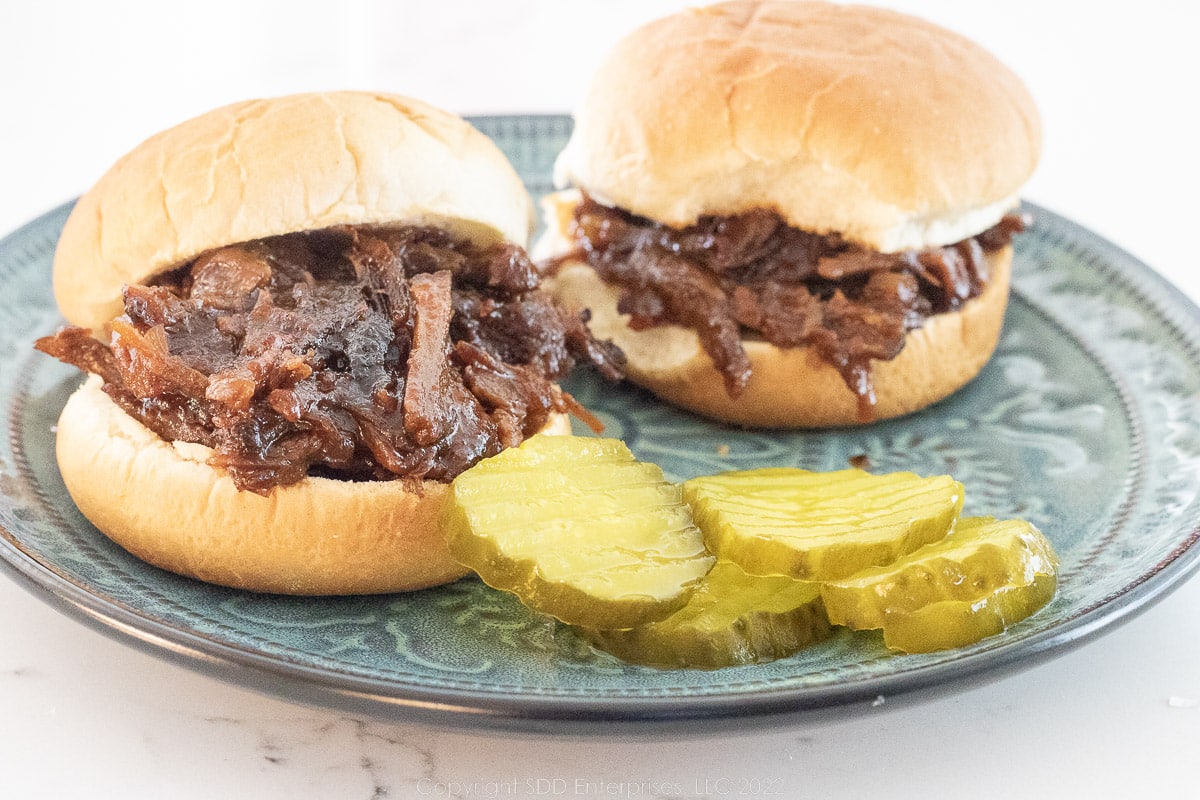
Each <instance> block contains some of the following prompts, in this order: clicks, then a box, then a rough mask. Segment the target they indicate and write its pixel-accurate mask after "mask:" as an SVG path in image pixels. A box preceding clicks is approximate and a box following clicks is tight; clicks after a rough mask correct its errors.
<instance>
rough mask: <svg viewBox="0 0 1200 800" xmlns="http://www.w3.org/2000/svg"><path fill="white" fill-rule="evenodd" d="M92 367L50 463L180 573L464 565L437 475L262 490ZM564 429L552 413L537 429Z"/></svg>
mask: <svg viewBox="0 0 1200 800" xmlns="http://www.w3.org/2000/svg"><path fill="white" fill-rule="evenodd" d="M100 387H101V381H100V379H99V378H98V377H96V376H91V377H89V378H88V380H87V382H86V383H85V384H84V385H83V386H82V387H81V388H80V389H79V390H78V391H77V392H75V394H73V395H72V396H71V397H70V399H69V400H68V401H67V405H66V407H65V408H64V409H63V412H62V415H61V417H60V418H59V421H58V446H57V455H58V464H59V468H60V470H61V471H62V476H63V481H64V482H65V483H66V485H67V490H68V491H69V492H70V494H71V497H72V499H74V501H75V504H76V505H77V506H78V507H79V510H80V511H81V512H83V515H84V516H85V517H87V518H88V519H89V520H91V521H92V523H93V524H94V525H95V526H96V527H97V528H99V529H100V530H101V531H103V532H104V533H105V534H106V535H107V536H108V537H109V538H111V539H112V540H113V541H115V542H116V543H117V544H119V545H121V546H122V547H123V548H125V549H126V550H128V551H129V552H130V553H132V554H133V555H135V556H137V557H138V558H140V559H143V560H145V561H148V562H150V563H151V564H154V565H155V566H158V567H162V568H163V569H166V570H170V571H171V572H176V573H179V574H181V575H188V576H190V577H194V578H199V579H200V580H203V581H208V582H210V583H218V584H222V585H225V586H232V587H235V588H239V589H250V590H254V591H260V592H277V593H282V594H300V595H330V594H374V593H381V592H398V591H407V590H411V589H421V588H424V587H427V586H435V585H437V584H441V583H446V582H447V581H451V580H454V579H456V578H458V577H460V576H462V575H464V574H466V572H467V570H466V568H464V567H462V566H461V565H459V564H458V563H457V562H456V561H455V560H454V559H453V558H451V556H450V553H449V551H448V550H447V548H446V544H445V542H444V541H443V539H442V536H441V534H440V532H439V529H438V524H437V519H438V514H439V513H440V511H441V506H442V502H443V499H444V498H445V495H446V492H447V490H448V488H449V487H448V485H447V484H442V483H434V482H429V481H426V482H424V483H421V484H419V485H418V486H416V487H414V486H413V485H412V484H411V483H406V482H403V481H369V482H357V483H356V482H350V481H339V480H330V479H326V478H314V477H308V478H304V479H303V480H301V481H300V482H299V483H295V484H292V485H290V486H283V487H278V488H276V489H275V490H274V491H273V492H272V493H271V494H270V495H269V496H268V497H262V496H261V495H257V494H254V493H253V492H242V491H238V489H237V488H236V487H235V486H234V484H233V480H232V479H231V478H230V477H229V476H228V475H227V474H226V473H224V472H223V471H220V470H216V469H213V468H212V467H210V466H208V465H207V464H206V463H204V462H205V459H207V458H208V456H209V455H210V454H211V451H210V450H209V449H208V448H206V447H204V446H202V445H197V444H186V443H181V442H176V443H170V442H166V441H164V440H163V439H161V438H160V437H159V436H158V435H157V434H155V433H154V432H153V431H151V430H149V429H148V428H146V427H145V426H143V425H142V424H141V423H140V422H138V421H137V420H135V419H133V418H132V417H130V416H129V415H128V414H126V413H125V412H124V411H122V410H121V409H120V408H119V407H118V406H117V405H116V404H115V403H113V401H112V400H110V399H109V397H108V395H106V394H105V393H104V392H103V390H102V389H101V388H100ZM544 431H545V432H549V433H569V432H570V423H569V421H568V420H567V418H566V417H565V416H564V415H561V414H558V415H555V416H554V417H552V418H551V420H550V422H549V423H548V424H547V426H546V428H545V429H544Z"/></svg>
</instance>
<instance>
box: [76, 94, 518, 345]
mask: <svg viewBox="0 0 1200 800" xmlns="http://www.w3.org/2000/svg"><path fill="white" fill-rule="evenodd" d="M534 222H535V219H534V209H533V203H532V200H530V198H529V194H528V192H527V191H526V189H525V186H524V184H523V183H522V182H521V178H520V177H519V176H518V175H517V173H516V170H514V169H513V167H512V165H511V164H510V163H509V162H508V159H507V158H505V156H504V154H503V153H502V152H501V151H500V149H499V148H498V147H496V145H495V143H493V142H492V141H491V140H490V139H488V138H487V137H486V136H484V135H483V134H482V133H480V132H479V131H477V130H476V129H475V128H473V127H471V126H470V125H469V124H468V123H467V122H465V121H464V120H463V119H461V118H460V117H457V116H455V115H453V114H450V113H448V112H446V111H442V110H440V109H438V108H435V107H433V106H431V105H428V104H427V103H423V102H421V101H419V100H413V99H411V98H407V97H400V96H398V95H389V94H369V93H366V92H349V91H346V92H324V93H313V94H300V95H292V96H288V97H277V98H268V99H262V100H249V101H245V102H241V103H235V104H233V105H230V106H226V107H224V108H219V109H216V110H214V111H210V112H208V113H206V114H203V115H201V116H199V117H196V118H194V119H191V120H188V121H187V122H184V123H182V124H180V125H177V126H176V127H174V128H171V129H169V130H166V131H163V132H162V133H159V134H157V135H155V136H152V137H151V138H149V139H147V140H146V141H145V142H143V143H142V144H140V145H139V146H138V147H136V148H135V149H134V150H132V151H131V152H130V153H129V154H127V155H125V156H124V157H122V158H121V159H120V160H119V161H117V163H116V164H114V165H113V167H112V168H111V169H110V170H109V171H108V172H107V173H106V174H105V175H104V176H103V177H102V178H101V179H100V180H99V182H98V183H97V184H96V185H95V186H94V187H93V188H92V189H91V190H90V191H88V192H87V193H86V194H85V195H83V197H81V198H80V199H79V202H78V203H76V204H75V208H74V209H72V211H71V215H70V217H68V219H67V222H66V225H65V226H64V227H63V232H62V236H61V237H60V239H59V242H58V247H57V249H56V250H55V254H54V298H55V300H56V301H57V303H58V306H59V309H60V310H61V311H62V313H63V316H65V317H66V318H67V319H68V320H69V321H71V322H72V323H74V324H76V325H79V326H81V327H84V328H93V329H96V330H99V329H101V328H103V327H104V326H105V325H106V324H107V323H108V322H109V321H110V320H112V319H113V318H114V317H116V316H117V315H119V314H120V313H121V312H122V310H123V309H122V306H121V289H122V287H123V286H124V285H125V284H136V283H145V282H146V281H147V280H149V279H151V278H153V277H154V276H155V275H158V274H160V273H162V272H166V271H168V270H171V269H174V268H175V267H178V266H180V265H182V264H185V263H187V262H188V261H190V260H191V259H192V258H194V257H196V256H197V255H199V254H200V253H203V252H204V251H206V250H211V249H214V248H217V247H221V246H224V245H230V244H237V243H239V242H248V241H252V240H255V239H264V238H266V237H269V236H277V235H280V234H285V233H293V232H295V231H312V230H320V229H321V228H328V227H331V226H334V225H370V224H386V223H402V224H405V225H431V226H436V227H440V228H443V229H445V230H448V231H449V232H451V233H453V234H456V235H457V236H460V237H462V238H464V239H468V240H470V241H473V242H475V243H476V244H480V245H487V244H492V243H495V242H499V241H508V242H511V243H512V244H516V245H520V246H521V247H525V246H527V245H528V243H529V236H530V233H531V232H532V230H533V225H534Z"/></svg>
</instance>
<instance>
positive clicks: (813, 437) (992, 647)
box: [0, 116, 1200, 730]
mask: <svg viewBox="0 0 1200 800" xmlns="http://www.w3.org/2000/svg"><path fill="white" fill-rule="evenodd" d="M475 122H476V124H477V125H478V126H479V127H480V128H481V129H482V130H484V131H485V132H486V133H488V134H489V135H490V136H492V137H493V138H494V139H495V140H496V141H497V142H498V143H499V144H500V146H501V147H502V148H503V149H504V150H505V151H506V152H507V153H508V154H509V155H510V157H511V158H512V159H513V161H514V163H515V165H516V166H517V169H518V171H519V172H521V174H522V176H523V177H524V178H525V180H526V182H527V183H528V185H529V187H530V190H531V191H532V192H533V193H534V194H535V195H540V194H542V193H544V192H546V191H548V190H549V188H550V187H549V173H550V165H551V162H552V160H553V157H554V155H555V154H556V153H557V152H558V150H559V148H560V147H561V146H562V144H563V143H564V141H565V138H566V136H567V134H568V132H569V129H570V120H569V119H568V118H566V117H561V116H540V117H528V116H523V117H483V118H476V120H475ZM1032 211H1033V213H1034V216H1035V218H1036V224H1035V226H1034V227H1033V229H1032V230H1031V231H1030V232H1029V233H1028V234H1026V235H1024V236H1022V237H1019V239H1018V242H1017V252H1016V258H1015V274H1014V293H1013V299H1012V303H1011V304H1010V308H1009V310H1008V314H1007V317H1006V320H1005V329H1004V334H1003V337H1002V340H1001V342H1000V346H999V349H998V351H997V353H996V354H995V357H994V358H993V359H992V360H991V362H990V363H989V364H988V365H987V367H986V368H985V369H984V370H983V372H982V374H981V375H980V376H979V377H978V378H977V379H976V380H975V381H973V382H972V383H971V384H970V385H968V386H967V387H966V388H965V389H964V390H962V391H961V392H959V393H958V394H956V395H954V396H953V397H951V398H949V399H948V400H946V401H944V402H942V403H940V404H938V405H936V406H934V407H933V408H930V409H927V410H926V411H924V412H921V413H918V414H915V415H912V416H909V417H906V418H904V419H899V420H894V421H889V422H884V423H880V424H876V425H872V426H869V427H864V428H861V429H845V430H833V431H824V432H786V431H743V430H738V429H734V428H729V427H724V426H721V425H717V424H713V423H710V422H706V421H704V420H701V419H698V418H696V417H693V416H690V415H688V414H686V413H682V412H679V411H676V410H673V409H671V408H669V407H667V406H665V405H663V404H661V403H659V402H657V401H656V400H654V399H653V398H652V397H650V396H649V395H647V394H645V393H643V392H641V391H639V390H637V389H635V388H633V387H629V386H623V385H622V386H613V385H609V384H605V383H604V382H603V381H601V380H600V379H598V378H596V377H594V376H593V375H590V374H579V375H577V376H575V377H574V378H573V379H572V380H571V381H570V382H569V385H568V388H569V389H570V391H572V392H573V393H574V394H575V396H576V397H577V398H578V399H579V400H581V401H582V402H583V403H584V404H585V405H586V406H588V407H589V408H591V409H593V410H595V411H596V412H597V413H598V415H599V416H600V417H601V419H602V420H603V421H604V423H605V424H606V425H607V431H606V435H611V436H617V437H621V438H623V439H624V440H625V441H626V442H628V443H629V445H630V446H631V447H632V449H633V450H634V452H635V453H636V454H637V455H638V456H639V457H641V458H643V459H648V460H651V461H654V462H657V463H659V464H661V465H662V466H663V467H664V468H665V469H666V471H667V472H668V474H669V475H671V476H673V477H674V478H677V479H682V478H687V477H689V476H692V475H697V474H703V473H710V472H714V471H720V470H726V469H737V468H746V467H760V466H767V465H798V466H803V467H807V468H812V469H837V468H841V467H844V466H846V465H847V463H848V461H849V460H850V459H851V458H853V457H856V456H865V457H866V460H867V462H869V464H870V468H871V469H873V470H878V471H885V470H897V469H906V470H913V471H915V472H918V473H922V474H934V473H943V472H948V473H951V474H953V475H954V476H956V477H957V478H958V479H960V480H961V481H962V482H963V483H964V484H965V485H966V487H967V497H966V508H965V511H966V513H969V514H994V515H997V516H1002V517H1013V516H1015V517H1023V518H1025V519H1028V520H1031V521H1032V522H1034V523H1035V524H1037V525H1038V526H1039V527H1040V528H1041V529H1042V530H1043V531H1044V532H1045V533H1046V535H1047V536H1048V537H1049V538H1050V539H1051V540H1052V542H1053V544H1054V546H1055V548H1056V549H1057V551H1058V553H1059V555H1060V556H1061V558H1062V574H1061V579H1060V588H1059V591H1058V594H1057V595H1056V596H1055V598H1054V600H1053V601H1052V603H1051V604H1050V605H1049V606H1047V607H1046V608H1044V609H1043V610H1041V611H1040V612H1038V613H1037V614H1036V615H1034V616H1033V617H1031V618H1030V619H1028V620H1026V621H1024V622H1021V623H1019V624H1018V625H1015V626H1013V627H1012V628H1010V629H1009V630H1008V631H1007V632H1005V633H1004V634H1002V635H1001V636H997V637H994V638H991V639H987V640H985V641H983V642H980V643H979V644H976V645H974V646H971V647H966V648H962V649H959V650H952V651H947V652H941V653H932V654H926V655H911V656H902V655H891V654H889V653H888V652H887V651H886V650H885V649H884V647H883V645H882V641H881V640H880V639H879V638H878V637H877V636H874V635H869V634H852V633H850V632H848V631H842V632H840V633H838V634H836V635H834V636H833V638H831V639H830V640H828V641H826V642H823V643H821V644H819V645H816V646H814V647H811V648H809V649H807V650H805V651H803V652H801V653H799V654H797V655H796V656H794V657H791V658H787V659H783V660H781V661H776V662H774V663H770V664H763V665H754V666H745V667H736V668H729V669H723V670H715V671H689V670H674V671H667V670H655V669H650V668H643V667H636V666H631V665H627V664H623V663H621V662H619V661H617V660H616V659H614V658H612V657H610V656H608V655H606V654H603V653H599V652H597V651H594V650H593V649H591V648H590V647H589V646H588V645H587V644H586V643H585V642H583V641H582V639H580V638H579V637H577V636H576V635H575V634H574V633H573V632H572V631H571V630H570V629H568V628H566V627H565V626H562V625H559V624H556V623H554V622H553V621H550V620H548V619H546V618H543V617H540V616H537V615H535V614H533V613H531V612H528V611H526V610H525V609H524V607H522V606H521V605H520V604H519V603H517V602H516V601H515V600H514V599H513V598H512V597H510V596H508V595H505V594H502V593H499V592H496V591H493V590H491V589H488V588H487V587H486V586H484V585H482V584H481V583H479V582H478V581H477V580H474V579H464V580H461V581H459V582H457V583H454V584H452V585H449V586H444V587H440V588H436V589H431V590H426V591H422V592H416V593H412V594H403V595H390V596H380V597H345V598H324V599H321V598H316V599H309V598H290V597H277V596H265V595H256V594H250V593H245V592H239V591H234V590H229V589H223V588H220V587H215V586H208V585H205V584H202V583H198V582H196V581H192V580H189V579H185V578H181V577H177V576H175V575H171V574H168V573H165V572H162V571H159V570H157V569H155V568H153V567H149V566H147V565H145V564H143V563H142V562H140V561H138V560H136V559H134V558H132V557H131V556H129V555H128V554H126V553H125V552H124V551H123V550H121V549H120V548H118V547H116V546H115V545H113V544H112V543H111V542H109V541H108V540H107V539H106V538H105V537H104V536H102V535H101V534H99V533H98V532H97V531H96V530H95V528H93V527H92V526H91V525H90V524H89V523H88V522H87V521H86V520H85V519H84V518H83V517H82V516H81V515H80V514H79V512H78V511H77V510H76V509H75V507H74V506H73V505H72V503H71V501H70V498H69V497H68V495H67V493H66V491H65V489H64V487H63V484H62V481H61V478H60V477H59V475H58V471H57V468H56V466H55V461H54V453H53V432H52V431H53V426H54V423H55V420H56V418H57V415H58V412H59V410H60V409H61V408H62V405H63V403H64V402H65V399H66V397H67V395H68V394H69V393H70V392H71V391H72V390H73V389H74V387H75V386H76V385H78V383H79V380H80V378H79V376H78V375H77V374H75V373H74V371H73V370H72V369H70V368H68V367H65V366H63V365H61V364H58V363H57V362H55V361H53V360H52V359H50V358H47V357H44V356H42V355H40V354H38V353H35V352H33V351H32V350H31V343H32V341H33V339H34V338H35V337H37V336H39V335H42V334H45V333H49V332H51V331H52V330H54V328H55V327H56V326H57V325H58V324H59V323H60V318H59V315H58V313H57V311H56V309H55V307H54V302H53V298H52V296H51V292H50V285H49V284H50V281H49V275H50V263H51V257H52V252H53V248H54V243H55V240H56V237H57V235H58V232H59V230H60V229H61V227H62V224H63V221H64V220H65V218H66V215H67V213H68V212H69V207H66V206H64V207H62V208H59V209H57V210H54V211H51V212H50V213H48V214H46V215H45V216H42V217H40V218H39V219H36V220H35V221H33V222H31V223H30V224H28V225H26V226H25V227H23V228H21V229H20V230H18V231H16V232H15V233H13V234H11V235H10V236H8V237H7V238H6V239H4V240H3V241H2V242H0V282H2V283H0V285H2V286H3V295H2V296H0V410H2V413H3V415H4V422H5V427H6V432H7V436H6V437H5V439H4V441H3V443H2V444H0V564H3V565H4V566H6V567H7V568H8V572H9V573H10V574H11V575H13V576H14V577H15V578H16V579H17V580H19V581H21V582H22V583H23V584H25V585H26V586H28V587H29V588H30V589H32V590H34V591H36V592H38V593H39V594H40V595H41V596H43V597H45V598H46V599H47V600H48V601H50V602H52V603H54V604H55V605H57V606H58V607H60V608H61V609H63V610H64V611H66V612H68V613H70V614H72V615H74V616H76V617H77V618H79V619H81V620H84V621H85V622H88V623H90V624H93V625H95V626H97V627H99V628H100V629H102V630H104V631H106V632H108V633H110V634H111V635H113V636H115V637H117V638H119V639H120V640H122V641H125V642H129V643H133V644H138V645H141V646H143V647H145V648H148V649H150V650H151V651H153V652H155V653H157V654H159V655H162V656H164V657H167V658H169V659H172V660H175V661H177V662H180V663H182V664H184V665H187V666H190V667H193V668H196V669H199V670H202V671H205V672H208V673H210V674H213V675H216V676H218V677H220V678H223V679H226V680H230V681H235V682H238V683H241V684H244V685H249V686H252V687H255V688H258V689H261V690H265V691H269V692H274V693H277V694H282V695H285V696H288V697H291V698H293V699H297V700H300V701H303V702H316V703H324V704H330V705H337V706H342V707H350V708H354V709H360V710H368V711H372V712H377V713H381V714H384V715H390V716H394V717H405V718H418V719H427V720H433V721H440V722H446V723H463V724H469V725H474V724H493V725H500V726H508V727H520V728H523V729H539V728H549V729H556V730H561V729H563V727H572V726H573V727H574V728H577V729H578V728H580V727H583V728H587V729H589V730H591V729H594V728H596V727H597V723H599V722H600V721H608V722H622V723H628V724H629V725H628V727H638V726H642V727H644V726H646V725H647V724H648V723H661V724H665V725H671V724H679V723H684V724H686V725H688V727H689V728H690V729H693V730H694V729H695V725H696V724H697V723H699V722H704V724H705V726H706V727H716V726H719V725H720V723H721V721H726V722H728V721H730V720H734V721H736V722H737V723H738V724H744V723H746V722H747V721H749V720H750V719H754V720H762V721H765V720H783V719H790V718H792V717H794V716H795V715H797V714H800V713H803V712H813V711H818V710H819V711H822V712H825V713H839V714H841V713H853V712H854V709H862V708H865V707H866V706H867V705H869V704H870V703H871V702H872V701H874V700H876V698H878V697H884V698H886V699H887V700H889V701H891V700H893V699H905V698H918V697H921V696H923V695H924V694H927V693H928V692H930V691H932V690H945V689H948V688H961V687H963V686H966V685H969V684H970V683H972V682H975V681H978V680H982V679H990V678H994V677H997V676H999V675H1002V674H1004V673H1006V672H1008V671H1011V670H1013V669H1016V668H1020V667H1024V666H1028V665H1029V664H1032V663H1036V662H1037V661H1038V660H1039V659H1042V658H1046V657H1049V656H1051V655H1054V654H1057V653H1061V652H1063V651H1064V650H1065V649H1067V648H1068V647H1070V646H1073V645H1076V644H1078V643H1080V642H1082V641H1085V640H1087V639H1088V638H1090V637H1092V636H1094V635H1096V634H1098V633H1101V632H1103V631H1105V630H1108V629H1110V628H1111V627H1112V626H1113V624H1115V623H1116V622H1118V621H1121V620H1124V619H1128V618H1129V617H1130V616H1132V614H1133V612H1135V611H1137V610H1140V609H1142V608H1144V607H1146V606H1147V605H1148V604H1149V603H1150V602H1151V601H1153V600H1155V599H1157V598H1159V597H1161V596H1163V595H1164V594H1165V593H1166V592H1167V591H1169V590H1170V589H1172V588H1174V587H1175V586H1177V585H1179V584H1180V583H1181V582H1182V581H1183V580H1184V579H1185V578H1186V577H1188V576H1189V575H1190V574H1191V573H1192V572H1193V571H1194V570H1195V569H1196V566H1197V564H1198V559H1200V547H1197V536H1198V532H1197V520H1198V519H1200V514H1198V511H1200V498H1198V489H1200V408H1198V405H1200V400H1198V398H1200V310H1198V309H1197V308H1196V307H1195V306H1194V305H1193V304H1192V303H1191V302H1190V301H1188V300H1187V299H1186V298H1185V297H1183V296H1182V295H1181V294H1180V293H1179V292H1177V291H1176V290H1175V289H1173V288H1172V287H1171V286H1169V285H1168V284H1167V283H1165V282H1164V281H1163V280H1162V279H1161V278H1160V277H1158V276H1157V275H1156V274H1155V273H1154V272H1152V271H1151V270H1150V269H1149V268H1147V267H1146V266H1144V265H1142V264H1140V263H1139V262H1137V261H1136V260H1134V259H1133V258H1131V257H1130V256H1129V255H1127V254H1125V253H1123V252H1121V251H1119V250H1118V249H1116V248H1115V247H1113V246H1112V245H1110V244H1108V243H1106V242H1105V241H1103V240H1102V239H1100V238H1098V237H1097V236H1095V235H1094V234H1092V233H1089V232H1088V231H1086V230H1084V229H1082V228H1080V227H1078V226H1077V225H1075V224H1073V223H1071V222H1069V221H1067V220H1065V219H1063V218H1061V217H1059V216H1057V215H1055V214H1053V213H1051V212H1048V211H1045V210H1041V209H1037V208H1034V209H1032ZM609 727H610V728H611V727H620V726H609Z"/></svg>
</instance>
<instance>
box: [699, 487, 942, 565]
mask: <svg viewBox="0 0 1200 800" xmlns="http://www.w3.org/2000/svg"><path fill="white" fill-rule="evenodd" d="M683 496H684V499H685V500H687V501H688V503H690V504H691V506H692V509H693V511H694V513H695V517H696V524H698V525H699V526H700V529H701V530H703V531H704V539H705V542H706V543H707V545H708V548H709V550H711V551H712V552H713V553H715V554H716V555H717V556H718V557H719V558H723V559H728V560H730V561H734V562H736V563H738V564H739V565H741V566H742V568H743V569H745V570H746V571H747V572H749V573H751V574H754V575H787V576H790V577H793V578H799V579H803V580H814V581H823V580H836V579H838V578H843V577H846V576H848V575H853V574H854V573H856V572H858V571H859V570H861V569H864V568H866V567H871V566H876V565H881V564H889V563H891V562H892V561H895V560H896V559H897V558H899V557H900V556H902V555H904V554H906V553H910V552H912V551H913V550H916V549H917V548H919V547H921V546H923V545H926V544H928V543H930V542H934V541H937V540H938V539H941V538H942V537H943V536H945V535H946V533H947V532H948V531H949V530H950V529H951V528H952V527H953V525H954V522H955V520H956V519H957V518H958V515H959V512H960V511H961V510H962V502H963V487H962V484H961V483H959V482H958V481H956V480H954V479H953V478H951V477H950V476H948V475H939V476H935V477H932V478H922V477H920V476H918V475H915V474H913V473H911V472H893V473H889V474H886V475H872V474H870V473H868V472H864V471H863V470H859V469H847V470H840V471H836V472H810V471H808V470H802V469H793V468H786V467H783V468H766V469H755V470H745V471H740V472H726V473H722V474H720V475H711V476H705V477H700V478H693V479H692V480H689V481H687V482H686V483H684V485H683Z"/></svg>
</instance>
